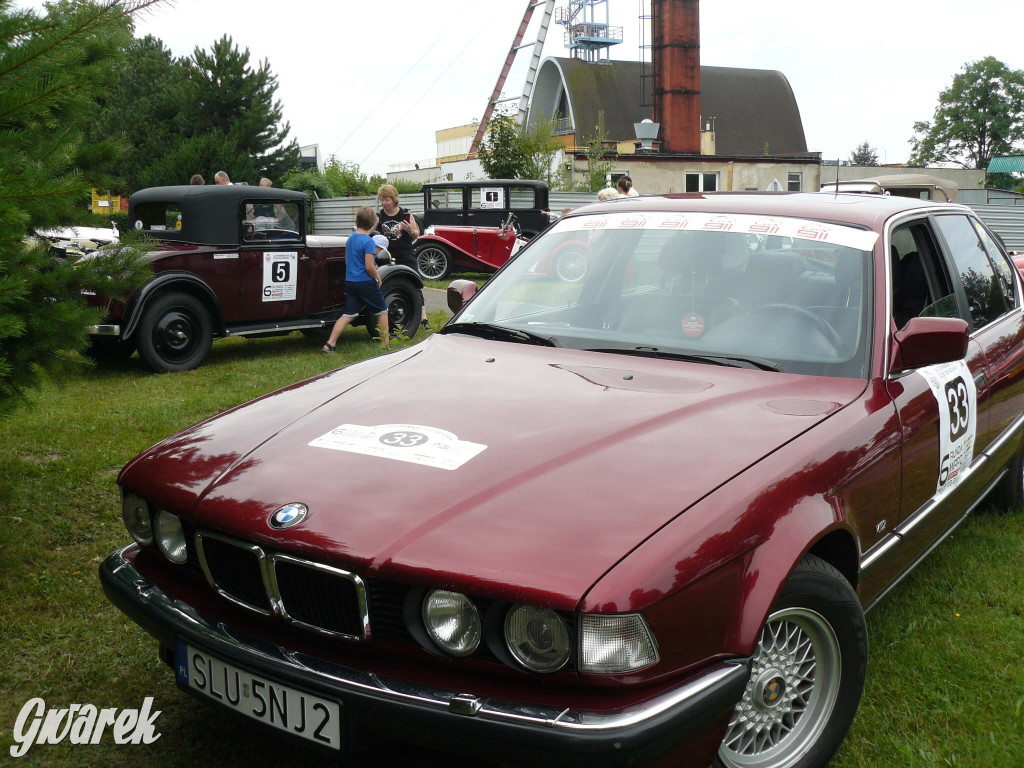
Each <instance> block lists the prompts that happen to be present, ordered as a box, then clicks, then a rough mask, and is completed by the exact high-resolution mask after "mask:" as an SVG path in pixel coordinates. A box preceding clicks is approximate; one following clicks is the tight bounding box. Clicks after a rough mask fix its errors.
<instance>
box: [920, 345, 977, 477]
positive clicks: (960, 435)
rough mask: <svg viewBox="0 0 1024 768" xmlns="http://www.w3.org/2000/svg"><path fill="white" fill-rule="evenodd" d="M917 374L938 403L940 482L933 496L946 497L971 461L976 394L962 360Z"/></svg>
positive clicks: (936, 366)
mask: <svg viewBox="0 0 1024 768" xmlns="http://www.w3.org/2000/svg"><path fill="white" fill-rule="evenodd" d="M918 373H920V374H921V375H922V376H924V378H925V381H927V382H928V386H929V387H931V390H932V394H934V395H935V399H936V400H938V403H939V482H938V485H937V486H936V489H935V492H936V493H937V494H940V493H945V492H946V491H949V490H950V489H952V488H953V487H954V486H955V485H956V484H957V483H958V482H959V481H960V479H961V478H962V477H963V474H964V471H965V470H966V469H967V467H968V466H969V465H970V463H971V459H973V458H974V436H975V434H976V433H977V425H978V421H977V414H978V390H977V388H976V387H975V386H974V377H973V376H971V371H970V369H969V368H968V367H967V363H965V362H964V361H963V360H958V361H956V362H955V363H943V364H942V365H930V366H928V367H927V368H921V369H920V370H919V371H918Z"/></svg>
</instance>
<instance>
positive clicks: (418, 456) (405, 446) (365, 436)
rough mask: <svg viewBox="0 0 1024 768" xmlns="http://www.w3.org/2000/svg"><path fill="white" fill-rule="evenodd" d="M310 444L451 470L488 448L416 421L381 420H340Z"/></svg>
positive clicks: (314, 446) (316, 446)
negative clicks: (369, 422)
mask: <svg viewBox="0 0 1024 768" xmlns="http://www.w3.org/2000/svg"><path fill="white" fill-rule="evenodd" d="M309 445H310V446H311V447H313V448H329V449H330V450H333V451H345V452H347V453H361V454H363V455H364V456H377V457H379V458H382V459H393V460H394V461H407V462H411V463H413V464H423V465H425V466H428V467H436V468H437V469H448V470H452V469H458V468H459V467H461V466H462V465H463V464H465V463H466V462H467V461H469V460H470V459H472V458H473V457H474V456H476V455H477V454H478V453H480V452H481V451H483V450H484V449H485V448H487V446H486V445H481V444H479V443H470V442H466V441H465V440H459V438H458V437H456V436H455V435H453V434H452V433H451V432H445V431H444V430H443V429H437V428H435V427H423V426H418V425H415V424H381V425H378V426H375V427H364V426H360V425H359V424H341V425H340V426H338V427H335V428H334V429H332V430H331V431H330V432H328V433H327V434H326V435H321V436H320V437H318V438H317V439H316V440H313V441H311V442H310V443H309Z"/></svg>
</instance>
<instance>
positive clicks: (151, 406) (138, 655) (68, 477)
mask: <svg viewBox="0 0 1024 768" xmlns="http://www.w3.org/2000/svg"><path fill="white" fill-rule="evenodd" d="M437 314H438V317H432V318H431V321H432V325H433V327H435V328H437V327H439V326H440V323H441V322H442V318H441V317H440V315H441V313H437ZM422 338H424V334H422V333H420V334H417V337H416V339H415V340H414V341H419V340H421V339H422ZM318 346H319V345H318V344H317V343H316V342H315V341H312V340H309V339H305V338H303V337H301V336H299V335H297V334H295V335H291V336H288V337H284V338H275V339H264V340H254V341H244V340H240V339H232V340H225V341H218V342H217V343H216V344H215V345H214V348H213V351H212V353H211V355H210V358H209V360H208V361H207V362H206V364H204V366H203V367H201V368H200V369H198V370H196V371H191V372H188V373H181V374H168V375H163V376H156V375H153V374H150V373H148V372H146V370H145V369H144V368H143V366H142V364H141V362H140V361H139V360H138V358H137V357H136V358H132V359H131V360H129V361H128V362H127V363H125V364H123V365H121V366H119V367H115V368H100V369H91V368H85V367H83V369H82V371H81V373H80V374H79V375H78V376H76V377H73V378H68V379H65V380H63V381H59V382H58V381H52V380H49V381H46V382H45V383H44V385H43V386H42V387H41V388H40V389H39V390H38V391H36V392H34V393H33V395H32V400H31V403H30V406H29V407H28V408H26V409H24V410H22V411H20V412H18V413H16V414H15V415H14V416H13V417H12V418H10V419H8V420H7V421H5V422H2V423H0V434H2V440H0V583H2V584H3V591H2V592H0V595H2V600H0V692H2V693H3V696H2V697H0V749H2V751H0V755H2V757H0V764H3V763H6V762H7V759H9V758H8V752H7V749H8V747H9V746H10V745H11V744H12V743H13V737H12V729H13V726H14V721H15V719H16V717H17V715H18V712H19V711H20V709H21V707H22V706H23V705H24V703H25V702H26V701H27V700H28V699H30V698H32V697H35V696H41V697H43V698H44V699H45V700H46V702H47V705H48V706H51V705H52V706H67V705H68V704H71V703H92V704H95V705H97V706H99V707H118V708H121V707H139V706H141V704H142V701H143V699H144V698H145V697H146V696H153V697H155V699H156V701H155V709H158V710H160V711H161V713H162V714H161V715H160V716H159V718H158V719H157V731H158V732H160V733H161V734H162V735H161V737H160V739H159V740H158V741H157V742H155V743H154V744H152V745H148V746H132V745H125V746H116V745H114V744H113V741H112V739H111V738H109V737H107V738H104V739H103V741H102V743H100V744H98V745H90V746H72V745H69V744H67V743H62V744H60V745H55V746H51V745H45V746H35V747H33V748H32V749H31V750H30V751H29V753H28V755H27V756H26V757H24V758H22V759H21V760H20V761H19V762H20V764H23V765H31V766H42V765H46V766H57V767H59V766H75V767H77V766H104V767H106V766H149V765H154V766H188V767H189V768H192V766H197V765H202V766H246V768H250V767H254V766H275V767H277V768H279V767H280V766H282V765H291V764H294V763H295V762H296V761H298V760H305V759H307V758H305V757H303V756H297V755H296V752H295V749H294V747H293V746H292V745H290V744H286V743H283V742H281V741H279V740H277V739H275V738H273V737H272V736H269V735H266V734H263V733H262V732H260V731H258V730H256V729H254V728H253V727H251V726H250V725H249V724H248V723H247V722H245V721H243V720H241V719H238V718H235V717H232V716H230V715H229V714H228V713H225V712H222V711H220V710H218V709H216V708H214V707H212V706H207V705H204V704H203V703H202V702H199V701H197V700H195V699H193V698H191V697H188V696H186V695H184V694H182V693H180V692H179V691H177V689H176V688H175V685H174V681H173V675H172V673H171V672H170V671H169V670H168V669H167V668H166V667H164V666H163V664H162V663H160V662H159V661H158V660H157V658H156V643H155V641H153V640H152V639H151V638H150V637H149V636H148V635H146V634H145V633H144V632H142V630H140V629H139V628H138V627H136V626H135V625H134V624H133V623H132V622H131V621H130V620H128V619H127V618H126V617H124V616H123V615H122V614H121V613H120V612H118V611H117V610H116V609H114V608H113V607H112V606H111V605H110V604H109V603H108V602H107V601H106V599H105V598H104V596H103V593H102V590H101V588H100V585H99V581H98V578H97V575H96V569H97V566H98V564H99V562H100V561H101V560H102V559H103V558H104V557H105V556H106V555H108V554H109V553H110V552H111V551H113V550H114V549H116V548H117V547H120V546H122V545H123V544H125V543H127V542H128V541H129V538H128V535H127V534H126V533H125V531H124V528H123V525H122V524H121V520H120V513H119V503H118V495H117V489H116V486H115V483H114V479H115V477H116V474H117V472H118V470H119V469H120V467H121V466H122V465H123V464H124V463H126V462H127V461H128V460H129V459H130V458H131V457H132V456H134V455H135V454H136V453H138V452H139V451H141V450H142V449H144V448H146V447H147V446H149V445H151V444H152V443H154V442H156V441H157V440H160V439H162V438H163V437H166V436H167V435H169V434H171V433H172V432H174V431H176V430H179V429H181V428H183V427H185V426H187V425H188V424H191V423H193V422H195V421H197V420H199V419H202V418H205V417H207V416H209V415H211V414H214V413H217V412H219V411H222V410H224V409H226V408H229V407H231V406H233V405H235V404H237V403H240V402H243V401H245V400H248V399H250V398H252V397H255V396H257V395H260V394H263V393H265V392H268V391H271V390H273V389H276V388H278V387H281V386H285V385H287V384H291V383H293V382H296V381H299V380H301V379H304V378H307V377H310V376H313V375H316V374H319V373H322V372H324V371H327V370H331V369H333V368H337V367H339V366H341V365H347V364H349V363H352V362H355V361H357V360H360V359H364V358H368V357H372V356H374V355H376V354H379V352H378V350H377V349H376V347H375V346H374V345H373V344H372V343H371V342H369V341H368V337H367V335H366V332H365V330H363V329H361V328H360V329H349V330H347V331H346V332H345V334H344V335H343V336H342V337H341V343H340V344H339V346H338V352H336V353H335V354H333V355H323V354H320V353H318V352H317V349H318ZM868 629H869V633H870V643H871V655H870V660H869V665H868V682H867V689H866V692H865V696H864V700H863V702H862V704H861V709H860V712H859V714H858V716H857V719H856V721H855V722H854V725H853V729H852V730H851V732H850V734H849V736H848V737H847V740H846V742H845V744H844V745H843V747H842V749H841V751H840V753H839V755H838V757H837V758H836V760H835V761H834V762H833V766H835V768H868V767H869V766H870V767H875V766H877V767H878V768H890V766H907V767H908V768H913V767H920V768H932V767H933V766H961V765H962V766H993V767H999V768H1004V767H1006V768H1011V767H1013V766H1022V765H1024V664H1022V662H1021V651H1022V649H1024V515H1021V514H1011V515H999V514H995V513H991V512H985V513H982V514H980V515H976V516H974V517H972V518H971V519H970V520H969V521H968V522H967V523H965V524H964V526H963V527H962V528H961V529H960V530H959V531H958V532H957V533H956V534H955V535H954V536H953V537H951V538H950V539H949V540H948V541H947V542H945V543H944V544H943V545H942V546H941V547H940V548H939V549H938V550H937V551H936V552H935V553H934V554H933V555H932V556H931V558H930V559H929V560H928V561H927V562H925V563H924V564H923V565H922V566H921V567H920V568H919V569H918V570H917V571H916V572H915V573H914V574H912V575H911V576H910V577H909V578H908V579H907V580H906V581H905V582H904V583H903V584H901V585H900V586H899V587H898V588H897V589H896V590H895V591H894V592H893V593H892V594H891V595H890V596H889V597H888V598H886V600H885V601H884V602H883V603H882V604H881V605H880V606H879V607H878V608H877V609H876V610H875V611H874V612H872V613H871V614H870V615H869V617H868ZM12 762H13V761H12ZM360 764H362V765H375V766H377V765H395V766H398V765H403V766H405V765H428V764H429V765H447V766H451V765H460V764H463V765H464V764H466V763H459V761H452V760H448V759H446V758H437V757H430V756H424V755H423V754H422V753H420V752H413V751H409V750H403V749H402V748H400V747H397V746H394V745H383V746H375V747H374V751H373V753H372V756H371V758H370V761H369V762H368V761H367V760H366V759H363V760H362V761H360Z"/></svg>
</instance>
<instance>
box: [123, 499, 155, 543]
mask: <svg viewBox="0 0 1024 768" xmlns="http://www.w3.org/2000/svg"><path fill="white" fill-rule="evenodd" d="M121 519H122V520H124V527H125V528H127V529H128V533H130V534H131V535H132V538H133V539H135V540H136V541H137V542H139V544H145V545H146V546H149V545H150V544H152V543H153V524H152V522H151V521H150V519H149V505H148V504H147V503H146V500H145V499H144V498H142V497H141V496H136V495H135V494H134V493H126V494H125V495H124V499H123V500H122V501H121Z"/></svg>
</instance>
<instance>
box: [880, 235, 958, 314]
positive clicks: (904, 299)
mask: <svg viewBox="0 0 1024 768" xmlns="http://www.w3.org/2000/svg"><path fill="white" fill-rule="evenodd" d="M889 271H890V275H891V278H892V316H893V320H895V321H896V327H897V328H902V327H903V326H905V325H906V324H907V322H908V321H909V320H910V319H911V318H912V317H959V316H960V312H959V308H958V306H957V303H956V295H955V294H954V292H953V284H952V282H951V280H950V279H949V275H948V274H947V273H946V269H945V267H944V265H943V262H942V259H941V258H940V257H939V249H938V248H937V247H936V244H935V238H934V237H933V235H932V232H931V230H930V229H929V227H928V225H927V223H926V222H924V221H918V222H912V223H909V224H904V225H902V226H900V227H899V228H897V229H894V230H893V231H892V234H891V235H890V236H889Z"/></svg>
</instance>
